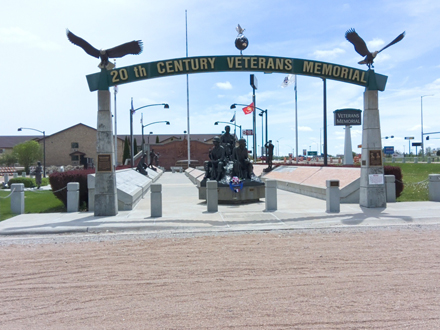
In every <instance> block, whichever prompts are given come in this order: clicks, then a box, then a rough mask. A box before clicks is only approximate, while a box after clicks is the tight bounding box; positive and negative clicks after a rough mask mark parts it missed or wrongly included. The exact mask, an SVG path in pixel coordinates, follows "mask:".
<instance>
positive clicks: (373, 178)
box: [359, 70, 386, 208]
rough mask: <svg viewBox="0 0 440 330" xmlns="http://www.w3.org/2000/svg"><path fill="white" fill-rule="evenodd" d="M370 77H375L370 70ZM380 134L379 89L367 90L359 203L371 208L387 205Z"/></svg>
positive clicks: (365, 95) (365, 94)
mask: <svg viewBox="0 0 440 330" xmlns="http://www.w3.org/2000/svg"><path fill="white" fill-rule="evenodd" d="M369 79H375V75H374V71H371V70H370V71H369ZM383 175H384V170H383V159H382V142H381V135H380V120H379V101H378V91H377V90H369V89H367V90H365V92H364V113H363V125H362V160H361V183H360V190H359V205H360V206H364V207H371V208H382V207H386V193H385V180H384V177H383Z"/></svg>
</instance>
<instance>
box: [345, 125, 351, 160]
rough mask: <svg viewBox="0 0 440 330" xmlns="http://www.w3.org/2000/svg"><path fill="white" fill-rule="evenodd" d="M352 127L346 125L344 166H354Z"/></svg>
mask: <svg viewBox="0 0 440 330" xmlns="http://www.w3.org/2000/svg"><path fill="white" fill-rule="evenodd" d="M350 128H351V126H350V125H345V143H344V164H345V165H353V148H352V147H351V131H350Z"/></svg>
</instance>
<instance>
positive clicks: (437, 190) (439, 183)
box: [428, 174, 440, 202]
mask: <svg viewBox="0 0 440 330" xmlns="http://www.w3.org/2000/svg"><path fill="white" fill-rule="evenodd" d="M428 187H429V200H430V201H433V202H440V174H430V175H429V186H428Z"/></svg>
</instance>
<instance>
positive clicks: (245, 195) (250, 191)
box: [197, 180, 265, 204]
mask: <svg viewBox="0 0 440 330" xmlns="http://www.w3.org/2000/svg"><path fill="white" fill-rule="evenodd" d="M197 188H198V189H199V199H204V200H206V180H202V181H201V182H200V184H199V185H197ZM217 189H218V202H219V203H224V204H229V203H230V204H242V203H255V202H259V201H260V198H264V197H265V185H264V183H263V182H257V181H252V180H243V188H242V189H240V191H239V192H234V191H233V190H232V189H231V188H230V186H229V185H227V184H225V183H221V182H218V185H217Z"/></svg>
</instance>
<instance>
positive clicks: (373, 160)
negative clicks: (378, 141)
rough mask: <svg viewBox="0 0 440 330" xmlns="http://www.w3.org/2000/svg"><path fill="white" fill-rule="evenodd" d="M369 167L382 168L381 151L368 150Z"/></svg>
mask: <svg viewBox="0 0 440 330" xmlns="http://www.w3.org/2000/svg"><path fill="white" fill-rule="evenodd" d="M369 158H370V166H382V150H370V157H369Z"/></svg>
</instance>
